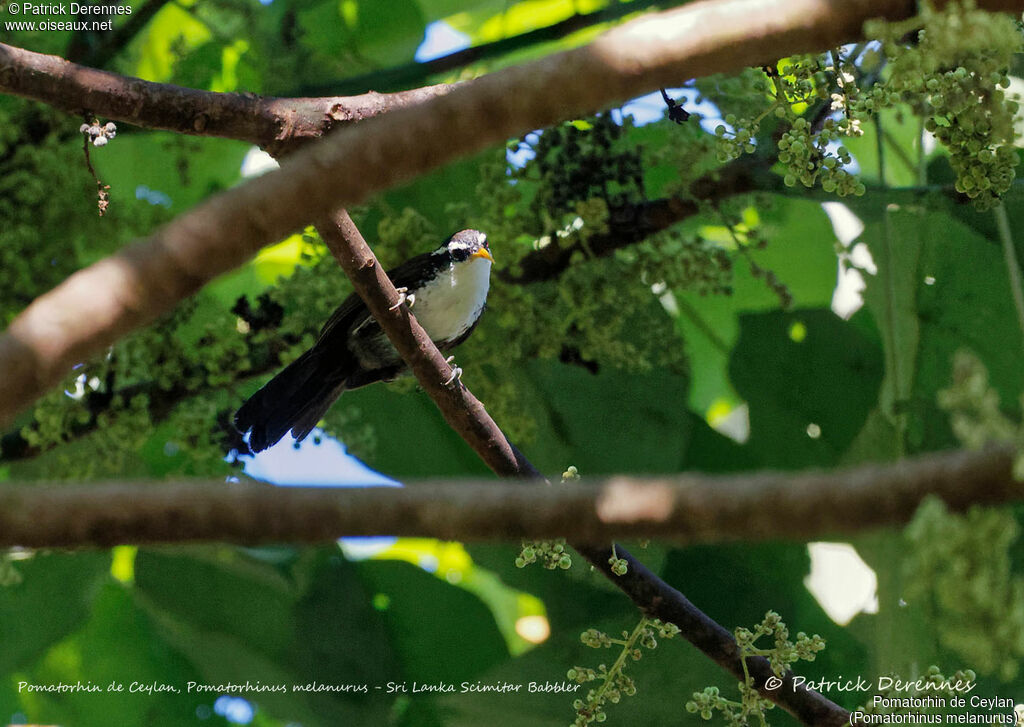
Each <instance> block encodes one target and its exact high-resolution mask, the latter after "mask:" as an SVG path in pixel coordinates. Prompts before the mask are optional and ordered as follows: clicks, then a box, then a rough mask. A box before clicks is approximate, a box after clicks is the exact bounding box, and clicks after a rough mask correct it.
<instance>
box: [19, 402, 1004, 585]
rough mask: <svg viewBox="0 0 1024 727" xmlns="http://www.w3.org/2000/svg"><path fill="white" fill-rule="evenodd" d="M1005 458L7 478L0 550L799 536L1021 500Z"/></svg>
mask: <svg viewBox="0 0 1024 727" xmlns="http://www.w3.org/2000/svg"><path fill="white" fill-rule="evenodd" d="M467 393H468V392H467ZM1012 458H1013V456H1012V452H1011V451H1010V450H1009V449H991V450H987V451H984V452H959V451H957V452H943V453H940V454H931V455H925V456H922V457H918V458H916V459H913V460H904V461H901V462H898V463H895V464H888V465H866V466H864V467H859V468H856V469H850V470H846V471H839V472H807V473H798V474H782V473H755V474H751V475H741V476H730V477H712V476H706V475H700V474H687V475H681V476H672V477H628V476H619V477H612V478H608V479H604V480H587V481H585V482H583V483H572V484H564V485H559V486H554V487H552V486H549V485H547V484H541V483H533V482H508V481H503V482H494V481H450V482H442V481H426V482H419V483H416V482H413V483H408V484H407V486H406V487H402V488H393V487H371V488H359V487H344V488H331V487H267V486H264V485H262V484H252V483H246V484H228V485H225V484H224V482H223V481H220V480H218V481H209V482H205V481H191V482H189V481H186V482H167V483H159V484H157V483H154V484H146V485H144V486H143V485H140V484H138V483H124V482H115V483H100V484H87V485H79V486H67V485H62V486H56V485H55V486H32V487H19V486H15V487H11V486H7V487H4V488H0V548H6V547H14V546H22V547H33V548H52V547H81V546H110V545H119V544H128V543H136V544H138V543H184V542H210V541H217V542H232V543H240V544H246V545H256V544H266V543H280V542H289V543H322V542H330V541H332V540H335V539H337V538H340V537H356V536H374V535H398V536H410V537H430V538H439V539H442V540H461V541H495V540H504V541H515V540H519V539H522V538H527V539H542V538H555V537H565V538H568V539H571V540H572V541H573V542H576V543H605V542H609V541H610V540H611V539H612V538H615V537H622V538H648V537H651V538H658V539H660V540H668V541H673V542H675V543H677V544H694V543H715V542H726V541H739V540H743V541H751V540H773V539H786V540H811V539H816V538H822V537H834V536H840V535H847V534H852V533H856V532H861V531H863V530H866V529H870V528H877V527H883V526H888V525H898V524H902V523H904V522H907V521H908V520H909V519H910V518H911V517H912V516H913V514H914V512H915V511H916V509H917V506H918V504H919V503H920V502H921V501H922V500H923V499H924V498H925V497H927V496H936V497H940V498H942V500H943V501H945V503H946V505H947V506H948V507H949V508H950V509H951V510H954V511H963V510H966V509H967V508H968V507H970V506H971V505H975V504H979V505H986V504H988V505H994V504H1003V503H1007V502H1012V501H1015V500H1021V499H1024V487H1022V485H1021V483H1019V482H1016V481H1015V480H1014V479H1013V476H1012ZM524 466H525V465H522V464H521V465H519V468H520V469H523V468H524ZM619 552H620V553H621V551H619ZM617 580H618V578H616V581H617Z"/></svg>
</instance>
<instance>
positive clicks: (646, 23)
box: [0, 0, 1024, 428]
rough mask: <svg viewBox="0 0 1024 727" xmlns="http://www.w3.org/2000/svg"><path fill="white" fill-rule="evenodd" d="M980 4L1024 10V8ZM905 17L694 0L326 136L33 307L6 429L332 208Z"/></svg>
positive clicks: (844, 5) (904, 8) (825, 3)
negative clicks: (646, 98) (50, 393)
mask: <svg viewBox="0 0 1024 727" xmlns="http://www.w3.org/2000/svg"><path fill="white" fill-rule="evenodd" d="M982 4H983V5H984V6H986V7H998V8H1009V7H1015V8H1017V9H1018V10H1019V9H1020V8H1021V7H1024V1H1022V0H1016V1H1015V2H1009V1H1008V0H990V1H989V2H986V3H982ZM913 10H914V3H913V2H909V1H908V2H901V3H891V2H888V1H887V0H861V1H860V2H848V0H787V1H786V2H769V3H766V2H762V1H761V0H757V1H756V2H755V1H754V0H711V1H709V2H699V3H693V4H690V5H687V6H685V7H682V8H680V9H677V10H673V11H670V12H665V13H656V14H652V15H649V16H645V17H642V18H640V19H638V20H634V21H632V22H630V23H627V24H625V25H622V26H620V27H618V28H615V29H613V30H611V31H609V32H607V33H605V34H604V35H602V36H601V37H600V38H598V39H597V40H595V41H594V42H592V43H590V44H589V45H587V46H584V47H582V48H578V49H576V50H572V51H567V52H564V53H559V54H555V55H552V56H548V57H546V58H543V59H541V60H538V61H534V62H532V63H528V64H524V65H522V66H517V67H513V68H508V69H505V70H502V71H499V72H496V73H493V74H490V75H488V76H484V77H482V78H479V79H477V80H476V81H474V82H473V83H472V84H467V85H466V86H463V87H460V88H456V89H454V90H453V91H451V92H450V93H448V94H445V95H442V96H439V97H435V98H432V99H431V100H429V101H427V102H425V103H423V104H421V105H419V106H416V107H414V108H403V109H398V110H396V111H393V112H391V113H388V114H384V115H382V116H377V117H375V118H372V119H369V120H368V121H366V122H364V123H361V124H358V125H356V126H354V127H353V128H351V129H349V130H347V133H344V134H334V135H331V136H329V137H328V138H327V139H325V140H324V141H323V142H321V143H319V144H316V145H311V146H309V147H307V148H305V149H302V150H300V151H299V152H297V153H296V154H294V155H293V156H291V157H289V158H288V159H286V160H285V164H284V165H283V166H282V168H281V169H280V170H278V171H276V172H271V173H269V174H267V175H264V176H262V177H260V178H258V179H255V180H252V181H250V182H248V183H246V184H243V185H241V186H238V187H235V188H234V189H232V190H229V191H227V192H224V193H222V194H220V195H218V196H216V197H214V198H212V199H210V200H209V201H207V202H205V203H204V204H202V205H201V206H199V207H198V208H196V209H195V210H193V211H192V212H190V213H188V214H187V215H185V216H183V217H180V218H178V219H177V220H175V221H174V222H172V223H170V224H169V225H167V226H166V227H164V228H163V229H162V230H161V231H160V232H158V233H157V234H156V235H154V236H153V237H152V238H150V239H149V240H147V241H145V242H142V243H138V244H136V245H133V246H131V247H129V248H127V249H125V250H124V251H122V252H120V253H119V254H117V255H115V256H112V257H110V258H107V259H105V260H102V261H100V262H98V263H96V264H94V265H92V266H90V267H89V268H86V269H85V270H82V271H80V272H78V273H76V274H75V275H73V276H71V277H70V278H68V280H66V281H65V282H64V283H62V284H61V285H59V286H58V287H57V288H55V289H54V290H53V291H51V292H50V293H48V294H46V295H44V296H41V297H40V298H38V299H37V300H36V301H35V302H33V303H32V304H31V305H30V306H29V307H28V308H27V309H26V310H25V311H24V312H23V313H22V314H21V315H20V316H18V318H16V319H15V320H14V321H13V322H12V323H11V325H10V326H9V327H8V329H7V331H6V332H5V333H4V335H3V336H0V380H2V381H3V382H4V386H3V387H0V428H4V427H6V426H8V425H9V423H10V422H11V420H12V418H13V417H14V416H15V415H16V414H17V413H18V412H20V411H21V410H23V409H25V408H26V407H27V406H29V405H30V404H31V403H32V402H33V401H35V400H36V398H38V397H39V396H40V395H41V394H42V393H43V392H44V391H46V390H47V389H49V388H50V387H52V386H54V385H56V384H57V383H58V382H59V381H60V380H61V379H62V378H63V377H64V376H65V375H66V374H67V372H68V371H70V370H71V368H72V366H74V365H75V364H76V363H78V362H80V361H83V360H85V359H87V358H88V357H90V356H93V355H95V354H98V353H100V352H102V351H104V350H105V349H106V348H107V347H108V346H109V345H110V344H112V343H113V342H114V341H115V340H117V339H118V338H119V337H121V336H123V335H125V334H126V333H128V332H130V331H131V330H134V329H136V328H138V327H140V326H143V325H145V324H147V323H149V322H151V321H152V320H154V319H155V318H156V317H158V316H159V315H161V314H163V313H165V312H167V311H169V310H170V309H171V308H173V307H174V305H175V304H176V303H177V302H178V301H180V300H181V299H183V298H185V297H187V296H189V295H192V294H193V293H195V292H196V291H197V290H199V288H201V287H202V286H203V285H205V284H206V283H207V282H209V281H210V280H212V279H213V278H214V277H216V276H217V275H219V274H221V273H224V272H227V271H228V270H231V269H233V268H235V267H237V266H238V265H240V264H242V263H243V262H245V261H246V260H248V259H249V258H250V257H252V255H254V254H255V252H256V251H257V250H258V249H260V248H261V247H263V246H265V245H267V244H270V243H272V242H274V241H276V240H279V239H281V238H283V237H285V236H286V235H288V234H289V233H291V232H294V231H295V230H297V229H300V228H301V227H302V226H303V225H304V224H306V223H307V222H308V221H310V220H311V219H316V218H319V217H321V216H322V215H325V214H328V213H329V211H330V210H333V209H337V208H338V207H344V206H350V205H352V204H358V203H360V202H362V201H363V200H365V199H366V198H367V196H369V195H370V194H372V193H374V192H378V191H381V190H383V189H386V188H389V187H391V186H394V185H395V184H398V183H399V182H402V181H405V180H407V179H409V178H411V177H415V176H417V175H419V174H423V173H425V172H427V171H430V170H431V169H434V168H436V167H438V166H440V165H441V164H443V163H445V162H446V161H449V160H451V159H454V158H456V157H458V156H461V155H465V154H468V153H472V152H474V151H477V150H480V149H482V148H484V147H486V146H487V145H489V144H492V143H495V142H499V141H504V140H505V139H508V138H510V137H512V136H517V135H520V134H522V133H524V132H526V131H529V130H530V129H536V128H540V127H543V126H548V125H550V124H552V123H555V122H557V121H561V120H564V119H567V118H574V117H579V116H582V115H585V114H588V113H592V112H594V111H596V110H597V109H600V108H602V107H605V106H608V105H610V104H614V103H617V102H621V101H623V100H625V99H627V98H630V97H632V96H635V95H637V94H639V93H643V92H646V91H652V90H655V89H657V88H659V87H662V86H666V85H672V84H673V83H678V82H679V81H680V80H682V79H686V78H692V77H695V76H702V75H706V74H709V73H713V72H722V71H731V70H736V69H739V68H743V67H746V66H750V65H759V64H762V63H765V62H768V61H771V60H773V59H775V58H777V57H778V56H779V55H780V54H788V53H797V52H803V51H812V50H817V49H821V48H830V47H833V46H835V45H838V44H841V43H843V42H846V41H848V40H851V39H856V38H858V37H859V36H860V33H861V26H862V24H863V22H864V21H865V20H866V19H868V18H870V17H873V16H879V15H884V16H888V17H896V18H901V17H906V16H908V15H909V14H910V13H912V12H913ZM10 53H11V50H10V49H9V48H8V49H5V54H4V55H3V56H2V57H0V79H2V78H5V77H7V76H9V75H10V74H11V73H15V74H17V73H19V72H20V70H19V69H20V66H17V64H15V65H14V66H12V65H11V63H10V62H9V61H4V60H3V59H9V58H10ZM43 75H46V74H43ZM48 78H49V76H48ZM92 110H93V111H96V112H98V113H99V112H101V109H98V108H94V109H92ZM209 121H210V119H206V120H205V121H203V123H209ZM441 140H443V143H442V141H441ZM496 242H497V241H496Z"/></svg>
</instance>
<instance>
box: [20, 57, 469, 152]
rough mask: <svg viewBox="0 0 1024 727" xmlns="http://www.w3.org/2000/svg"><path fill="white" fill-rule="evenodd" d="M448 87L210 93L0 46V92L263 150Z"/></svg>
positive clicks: (313, 136)
mask: <svg viewBox="0 0 1024 727" xmlns="http://www.w3.org/2000/svg"><path fill="white" fill-rule="evenodd" d="M453 88H456V85H454V84H451V85H449V84H440V85H437V86H425V87H423V88H416V89H413V90H411V91H402V92H399V93H389V94H382V93H373V92H370V93H364V94H361V95H358V96H333V97H323V98H271V97H263V96H257V95H255V94H240V93H215V92H212V91H200V90H197V89H193V88H184V87H182V86H174V85H171V84H167V83H153V82H151V81H143V80H142V79H139V78H130V77H128V76H122V75H120V74H117V73H111V72H109V71H101V70H97V69H94V68H87V67H85V66H80V65H77V64H75V63H71V62H69V61H66V60H64V59H63V58H59V57H58V56H50V55H44V54H42V53H33V52H32V51H28V50H24V49H22V48H16V47H14V46H10V45H5V44H3V43H0V92H2V93H9V94H12V95H15V96H22V97H24V98H29V99H33V100H36V101H42V102H44V103H46V104H49V105H50V106H53V107H54V108H57V109H60V110H62V111H67V112H68V113H70V114H73V115H75V116H82V115H83V114H98V115H100V116H102V117H103V119H104V120H107V119H113V120H115V121H124V122H127V123H130V124H135V125H136V126H143V127H145V128H147V129H163V130H166V131H176V132H178V133H181V134H193V135H199V136H219V137H224V138H228V139H238V140H240V141H248V142H251V143H253V144H258V145H260V146H267V147H270V148H273V147H274V146H275V143H278V142H287V143H299V142H302V141H308V140H310V139H317V138H320V137H321V136H323V135H324V134H325V133H326V132H327V131H329V130H330V129H331V128H332V127H333V126H335V125H337V124H343V123H346V122H352V121H362V120H364V119H368V118H370V117H372V116H376V115H378V114H382V113H385V112H388V111H392V110H394V109H397V108H402V107H404V106H411V105H415V104H418V103H422V102H423V101H425V100H427V99H431V98H434V97H436V96H440V95H443V94H446V93H448V92H449V91H451V90H452V89H453Z"/></svg>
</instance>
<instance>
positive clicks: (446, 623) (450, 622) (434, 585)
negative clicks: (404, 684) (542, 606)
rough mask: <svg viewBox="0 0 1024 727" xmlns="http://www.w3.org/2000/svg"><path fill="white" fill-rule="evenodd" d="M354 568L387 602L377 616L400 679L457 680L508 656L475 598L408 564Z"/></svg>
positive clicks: (371, 563)
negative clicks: (389, 638)
mask: <svg viewBox="0 0 1024 727" xmlns="http://www.w3.org/2000/svg"><path fill="white" fill-rule="evenodd" d="M357 568H358V571H359V574H360V577H361V578H362V579H363V582H364V584H365V587H366V589H367V590H368V591H369V592H370V593H373V594H375V600H376V601H377V602H379V603H382V604H386V607H385V608H384V609H383V610H382V611H381V618H382V619H383V622H384V625H385V627H386V628H387V629H388V631H389V633H390V637H391V639H392V643H393V644H394V648H395V652H396V656H397V658H398V660H399V662H400V665H399V666H400V669H401V675H402V679H404V680H407V681H409V682H412V681H414V680H415V681H418V682H420V683H434V684H436V683H437V682H439V681H440V682H455V683H459V682H461V681H463V680H466V679H474V678H476V677H477V676H478V675H479V674H480V673H481V672H483V671H484V670H486V669H487V668H489V667H491V666H493V665H495V664H497V663H499V662H501V661H504V660H505V659H507V658H508V650H507V648H506V647H505V640H504V638H502V636H501V633H500V632H499V631H498V627H497V626H496V625H495V623H494V617H493V616H492V614H491V612H490V611H489V610H488V609H487V607H486V606H485V605H484V604H483V602H482V601H480V599H478V598H477V597H476V596H473V595H472V594H470V593H467V592H466V591H464V590H463V589H461V588H457V587H455V586H452V585H450V584H448V583H445V582H444V581H442V580H440V579H438V578H435V577H434V576H433V575H431V574H429V573H426V572H425V571H423V569H422V568H418V567H416V566H413V565H410V564H408V563H402V562H398V561H378V560H369V561H363V562H361V563H359V564H358V566H357ZM378 594H381V595H383V596H384V598H380V595H378Z"/></svg>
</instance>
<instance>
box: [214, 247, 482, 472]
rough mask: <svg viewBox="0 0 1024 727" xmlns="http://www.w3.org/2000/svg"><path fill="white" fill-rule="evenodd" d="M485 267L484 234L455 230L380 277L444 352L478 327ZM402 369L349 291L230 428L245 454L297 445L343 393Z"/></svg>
mask: <svg viewBox="0 0 1024 727" xmlns="http://www.w3.org/2000/svg"><path fill="white" fill-rule="evenodd" d="M493 263H494V257H493V256H492V255H491V250H490V246H489V245H488V243H487V236H486V235H485V234H484V233H482V232H480V231H478V230H461V231H460V232H456V233H455V234H454V235H452V236H451V237H449V238H448V240H447V241H445V243H444V244H443V245H441V246H440V247H439V248H437V249H436V250H434V251H432V252H427V253H423V254H421V255H417V256H415V257H413V258H410V259H409V260H406V261H405V262H404V263H402V264H401V265H399V266H397V267H395V268H394V269H392V270H389V271H388V277H390V278H391V282H393V283H394V284H395V287H396V288H397V289H398V291H399V293H400V295H401V299H400V301H399V305H402V304H407V305H410V306H414V307H413V312H414V313H415V314H416V319H417V320H418V321H419V323H420V325H421V326H423V329H424V330H425V331H426V332H427V335H429V336H430V338H431V340H433V341H434V343H435V344H436V345H437V347H438V348H439V349H440V350H441V351H444V352H447V351H449V350H451V349H453V348H455V347H456V346H458V345H459V344H460V343H462V342H463V341H465V340H466V339H467V338H468V337H469V335H470V334H471V333H472V332H473V329H474V328H476V325H477V323H479V321H480V316H481V314H482V313H483V311H484V308H485V306H486V303H487V291H488V289H489V287H490V273H491V265H492V264H493ZM396 307H397V306H396ZM405 371H406V365H405V362H404V361H403V360H402V358H401V357H400V356H399V355H398V352H397V351H396V350H395V348H394V346H392V345H391V342H390V341H388V339H387V336H386V335H385V334H384V331H383V330H381V327H380V325H379V324H378V323H377V321H376V320H375V319H374V318H373V316H372V315H371V314H370V311H369V310H368V309H367V307H366V304H365V303H364V302H363V300H362V299H361V298H360V297H359V296H358V295H357V294H356V293H352V294H351V295H350V296H348V297H347V298H346V299H345V300H344V301H343V302H342V304H341V305H339V306H338V307H337V309H336V310H335V311H334V313H333V314H332V315H331V317H330V318H329V319H328V321H327V323H325V324H324V326H323V328H322V329H321V330H320V335H319V336H318V337H317V340H316V342H315V343H314V344H313V346H312V347H311V348H310V349H309V350H307V351H306V352H305V353H303V354H302V355H301V356H299V357H298V358H297V359H295V360H294V361H292V362H291V363H290V364H288V366H286V367H285V368H284V369H282V370H281V372H280V373H278V374H277V375H276V376H275V377H274V378H272V379H271V380H270V381H268V382H267V383H266V384H265V385H264V386H263V388H261V389H260V390H259V391H257V392H256V393H255V394H253V395H252V396H251V397H249V399H248V400H247V401H246V402H245V403H244V404H242V406H241V407H240V408H239V409H238V411H237V412H236V413H235V418H234V423H235V428H236V429H237V430H238V431H239V433H240V434H242V435H243V437H244V436H245V435H246V434H248V435H249V437H248V442H247V443H248V446H249V450H250V451H251V452H252V453H253V454H255V453H257V452H261V451H263V450H264V449H267V448H268V447H270V446H272V445H274V444H276V443H277V442H278V441H280V440H281V439H282V438H283V437H284V436H285V434H287V433H288V432H289V431H291V433H292V436H293V437H294V438H295V441H296V444H297V443H298V442H301V441H302V440H303V439H305V438H306V436H307V435H308V434H309V433H310V432H311V431H312V430H313V427H315V426H316V425H317V422H319V421H320V420H321V419H322V418H323V416H324V414H326V413H327V410H328V409H330V407H331V405H332V404H333V403H334V402H335V401H336V400H337V399H338V397H340V396H341V394H342V393H343V392H345V391H348V390H350V389H358V388H360V387H362V386H366V385H368V384H373V383H376V382H378V381H393V380H394V379H396V378H398V376H400V375H401V374H403V373H405ZM456 371H457V372H459V370H458V369H456Z"/></svg>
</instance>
